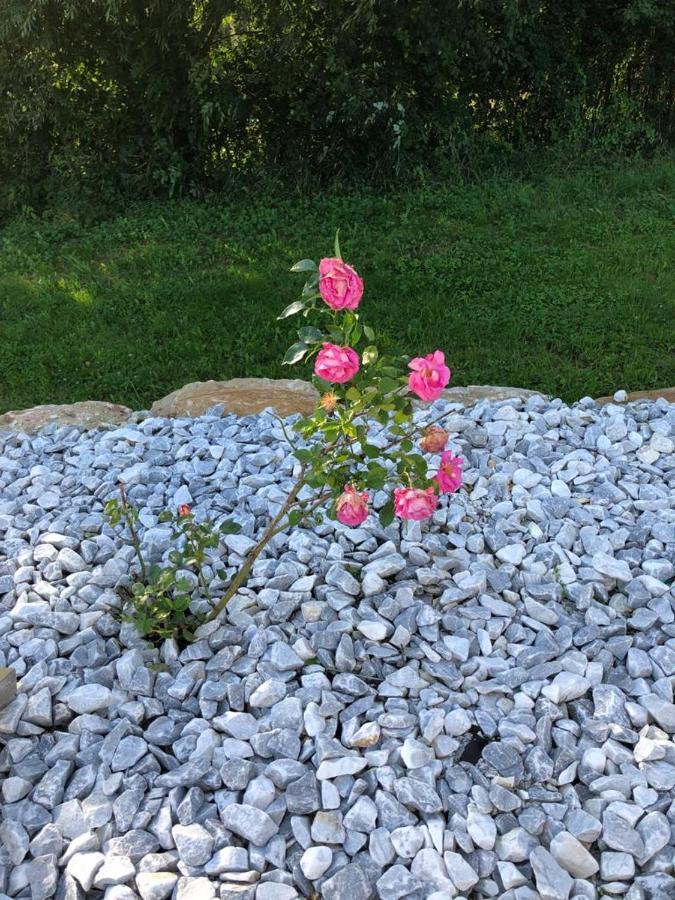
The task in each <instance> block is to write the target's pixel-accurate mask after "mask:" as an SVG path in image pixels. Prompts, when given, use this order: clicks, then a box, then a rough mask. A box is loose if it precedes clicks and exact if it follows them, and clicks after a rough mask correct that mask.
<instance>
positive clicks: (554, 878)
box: [530, 847, 572, 900]
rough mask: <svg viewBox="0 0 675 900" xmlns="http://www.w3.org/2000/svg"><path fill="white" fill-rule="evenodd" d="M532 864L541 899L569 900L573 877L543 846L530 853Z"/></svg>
mask: <svg viewBox="0 0 675 900" xmlns="http://www.w3.org/2000/svg"><path fill="white" fill-rule="evenodd" d="M530 865H531V866H532V872H533V873H534V880H535V883H536V885H537V891H538V892H539V896H540V897H541V900H567V898H568V897H569V896H570V892H571V890H572V878H571V877H570V876H569V875H568V873H567V872H566V871H565V870H564V869H563V868H562V867H561V866H559V865H558V863H557V862H556V861H555V859H554V858H553V857H552V856H551V854H550V853H549V852H548V851H547V850H545V849H544V848H543V847H536V848H535V849H534V850H533V851H532V853H530Z"/></svg>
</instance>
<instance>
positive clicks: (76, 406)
mask: <svg viewBox="0 0 675 900" xmlns="http://www.w3.org/2000/svg"><path fill="white" fill-rule="evenodd" d="M131 414H132V411H131V410H130V409H129V407H128V406H119V405H118V404H117V403H107V402H106V401H105V400H84V401H82V402H80V403H64V404H61V405H56V404H47V405H46V406H33V407H31V408H30V409H11V410H10V411H9V412H6V413H4V414H3V415H1V416H0V431H3V430H4V431H24V432H26V433H27V434H32V433H33V432H35V431H39V429H40V428H44V427H45V425H79V426H81V427H82V428H97V427H98V426H99V425H121V424H122V422H126V421H127V420H128V419H129V417H130V416H131Z"/></svg>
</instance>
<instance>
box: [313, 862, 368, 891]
mask: <svg viewBox="0 0 675 900" xmlns="http://www.w3.org/2000/svg"><path fill="white" fill-rule="evenodd" d="M321 891H322V900H369V898H370V896H371V888H370V884H369V883H368V880H367V879H366V876H365V875H364V873H363V869H362V868H361V866H360V865H359V864H358V863H349V865H346V866H344V867H343V868H342V869H339V870H338V871H337V872H336V873H335V874H334V875H332V876H331V877H330V878H327V879H326V880H325V881H324V883H323V884H322V885H321Z"/></svg>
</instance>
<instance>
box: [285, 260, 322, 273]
mask: <svg viewBox="0 0 675 900" xmlns="http://www.w3.org/2000/svg"><path fill="white" fill-rule="evenodd" d="M315 269H316V263H315V262H314V260H313V259H301V260H300V262H296V263H295V265H293V266H291V272H313V271H314V270H315Z"/></svg>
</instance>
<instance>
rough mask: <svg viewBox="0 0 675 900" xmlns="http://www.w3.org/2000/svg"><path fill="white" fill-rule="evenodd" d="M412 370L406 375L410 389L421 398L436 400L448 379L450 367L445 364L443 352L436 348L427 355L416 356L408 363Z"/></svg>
mask: <svg viewBox="0 0 675 900" xmlns="http://www.w3.org/2000/svg"><path fill="white" fill-rule="evenodd" d="M408 368H409V369H412V372H411V373H410V375H409V376H408V386H409V387H410V390H411V391H412V392H413V393H415V394H417V396H418V397H419V398H420V399H421V400H436V399H437V398H438V397H440V396H441V392H442V390H443V388H444V387H445V386H446V384H447V383H448V382H449V381H450V374H451V373H450V369H449V368H448V367H447V366H446V365H445V354H444V353H443V351H442V350H436V351H434V352H433V353H430V354H429V355H428V356H416V357H415V359H411V360H410V362H409V363H408Z"/></svg>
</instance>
